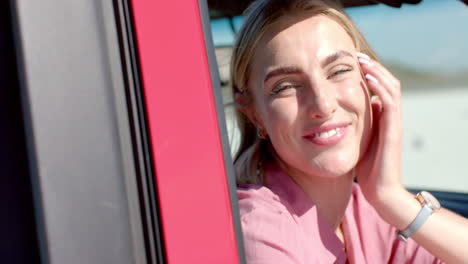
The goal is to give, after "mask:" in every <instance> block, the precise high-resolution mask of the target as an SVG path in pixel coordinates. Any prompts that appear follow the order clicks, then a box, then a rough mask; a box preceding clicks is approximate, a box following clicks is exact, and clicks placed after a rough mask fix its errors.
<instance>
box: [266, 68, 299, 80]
mask: <svg viewBox="0 0 468 264" xmlns="http://www.w3.org/2000/svg"><path fill="white" fill-rule="evenodd" d="M297 73H303V71H302V70H301V69H300V68H299V67H296V66H287V67H280V68H277V69H274V70H271V71H269V72H268V74H267V75H266V76H265V80H264V81H263V82H267V81H268V80H269V79H271V78H273V77H276V76H279V75H285V74H297Z"/></svg>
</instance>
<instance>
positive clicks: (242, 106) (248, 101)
mask: <svg viewBox="0 0 468 264" xmlns="http://www.w3.org/2000/svg"><path fill="white" fill-rule="evenodd" d="M234 101H235V103H236V107H237V109H239V111H241V112H242V113H243V114H244V115H245V116H247V118H248V119H249V120H250V122H251V123H252V124H253V125H254V126H255V127H259V126H261V127H263V125H262V123H261V121H260V119H259V118H258V114H257V111H255V107H254V105H253V100H252V98H251V97H250V96H249V95H248V94H247V93H246V92H242V93H241V92H236V93H235V94H234Z"/></svg>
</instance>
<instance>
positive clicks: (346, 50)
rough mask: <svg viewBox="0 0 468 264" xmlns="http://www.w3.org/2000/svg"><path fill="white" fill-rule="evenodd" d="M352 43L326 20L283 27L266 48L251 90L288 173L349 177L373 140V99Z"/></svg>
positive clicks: (265, 41) (263, 45)
mask: <svg viewBox="0 0 468 264" xmlns="http://www.w3.org/2000/svg"><path fill="white" fill-rule="evenodd" d="M355 53H356V49H355V47H354V44H353V41H352V40H351V38H350V37H349V35H348V34H347V33H346V32H345V30H344V29H343V28H342V27H341V26H340V25H339V24H338V23H336V22H335V21H334V20H332V19H330V18H327V17H325V16H321V15H320V16H314V17H309V18H305V19H297V18H296V19H295V20H294V21H292V20H286V19H285V20H284V21H283V23H280V24H278V25H276V27H275V28H273V29H272V30H270V32H269V34H267V35H265V36H264V37H263V39H262V40H261V41H260V43H259V45H258V47H257V49H256V52H255V55H254V59H253V64H252V74H251V76H250V79H249V80H250V81H249V87H250V89H251V90H252V94H253V98H254V101H255V103H254V107H255V112H256V114H255V115H256V116H255V117H254V119H256V120H258V121H257V123H259V124H260V125H261V126H262V127H263V128H264V129H266V131H267V132H268V135H269V137H270V140H271V142H272V145H273V147H274V149H275V150H276V153H277V154H278V156H279V159H280V162H281V163H282V165H283V166H284V167H285V168H286V169H287V170H289V171H290V172H292V171H298V172H301V173H302V174H304V173H305V174H306V175H311V176H321V177H338V176H340V175H343V174H346V173H348V172H349V171H350V170H352V169H353V168H354V166H355V165H356V163H357V162H358V160H359V158H360V156H361V153H363V151H364V150H365V149H366V147H367V145H368V142H369V137H370V135H369V134H370V132H369V131H370V119H371V118H370V112H369V107H370V106H369V95H368V93H367V90H366V88H365V84H364V81H363V79H362V76H361V72H360V68H359V64H358V61H357V58H356V55H355Z"/></svg>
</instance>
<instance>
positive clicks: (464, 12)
mask: <svg viewBox="0 0 468 264" xmlns="http://www.w3.org/2000/svg"><path fill="white" fill-rule="evenodd" d="M346 12H347V13H348V15H349V16H350V17H351V19H352V20H353V21H354V22H355V23H356V24H357V26H358V27H359V29H360V30H361V31H362V33H363V34H364V36H365V37H366V38H367V40H368V41H369V43H370V44H371V46H372V47H373V48H374V49H375V51H376V52H377V54H378V56H379V57H380V58H381V59H382V60H383V61H384V62H391V63H392V64H400V65H404V66H407V67H410V68H415V69H418V70H420V71H429V72H433V71H440V72H468V6H466V5H465V4H463V3H461V2H460V1H457V0H424V1H422V2H421V3H420V4H417V5H409V4H405V5H403V6H402V7H401V8H392V7H389V6H386V5H382V4H380V5H372V6H366V7H354V8H348V9H346ZM241 22H242V18H237V19H236V20H235V21H234V24H235V26H236V27H238V26H239V25H240V23H241ZM211 28H212V33H213V41H214V43H215V46H230V45H232V43H233V41H234V37H235V36H234V33H233V32H232V31H231V30H230V27H229V23H228V21H227V20H226V19H217V20H213V21H212V23H211Z"/></svg>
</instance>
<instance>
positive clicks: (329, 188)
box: [287, 170, 354, 232]
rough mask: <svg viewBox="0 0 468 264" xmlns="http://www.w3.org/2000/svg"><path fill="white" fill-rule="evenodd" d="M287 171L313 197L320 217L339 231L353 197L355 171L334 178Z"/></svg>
mask: <svg viewBox="0 0 468 264" xmlns="http://www.w3.org/2000/svg"><path fill="white" fill-rule="evenodd" d="M287 173H288V174H289V176H290V177H291V178H292V179H293V180H294V181H295V182H296V183H297V184H298V185H299V186H300V187H301V188H302V189H303V190H304V192H305V193H306V194H307V196H309V197H310V199H312V201H313V202H314V204H315V205H316V206H317V210H318V213H319V215H320V217H321V218H323V219H324V220H325V222H326V223H327V224H328V225H329V226H330V227H331V228H332V229H333V230H335V231H337V232H338V231H339V230H340V223H341V219H342V218H343V215H344V213H345V211H346V208H347V206H348V202H349V199H350V197H351V192H352V188H353V178H354V175H353V173H352V172H349V173H348V174H345V175H341V176H339V177H334V178H326V177H320V176H312V175H306V174H304V173H301V172H297V171H293V172H291V170H287Z"/></svg>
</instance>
